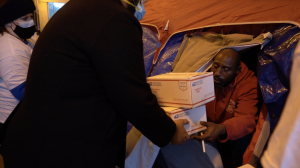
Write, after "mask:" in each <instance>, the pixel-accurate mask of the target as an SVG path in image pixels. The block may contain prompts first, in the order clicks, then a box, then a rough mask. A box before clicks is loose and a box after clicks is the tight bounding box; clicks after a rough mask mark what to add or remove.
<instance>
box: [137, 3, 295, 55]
mask: <svg viewBox="0 0 300 168" xmlns="http://www.w3.org/2000/svg"><path fill="white" fill-rule="evenodd" d="M145 9H146V15H145V17H144V19H143V20H141V21H140V22H141V23H142V24H148V25H153V26H155V27H157V29H158V31H159V35H160V38H159V42H160V43H161V44H162V46H164V45H165V42H166V41H167V39H168V38H169V37H170V36H171V35H172V34H174V33H175V32H179V31H186V30H189V29H195V28H200V27H211V26H212V25H213V26H216V25H222V24H235V23H245V22H267V21H270V22H276V21H277V22H281V23H282V22H283V21H291V22H295V24H298V25H299V23H300V15H299V0H243V1H241V0H223V1H220V0H203V1H199V0H188V1H178V0H149V1H148V2H147V3H146V4H145ZM168 21H169V23H168ZM167 23H168V26H167V31H165V27H166V25H167ZM157 56H158V54H156V57H157Z"/></svg>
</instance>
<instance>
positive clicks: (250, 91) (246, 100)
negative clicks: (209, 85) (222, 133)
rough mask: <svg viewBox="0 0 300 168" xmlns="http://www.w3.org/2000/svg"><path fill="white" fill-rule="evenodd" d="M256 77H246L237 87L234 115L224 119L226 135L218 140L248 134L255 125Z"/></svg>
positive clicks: (237, 137) (234, 138)
mask: <svg viewBox="0 0 300 168" xmlns="http://www.w3.org/2000/svg"><path fill="white" fill-rule="evenodd" d="M257 87H258V82H257V78H256V77H255V76H253V78H248V79H247V80H245V81H243V82H242V83H241V84H240V85H239V88H237V90H236V92H237V96H238V99H237V107H236V109H235V111H234V117H233V118H231V119H228V120H226V121H224V122H223V123H222V124H224V125H225V127H226V131H227V137H225V138H222V139H219V141H220V142H226V141H227V140H236V139H239V138H242V137H244V136H245V135H248V134H250V133H251V132H252V131H253V130H254V129H255V126H256V123H255V115H256V113H257V104H258V89H257Z"/></svg>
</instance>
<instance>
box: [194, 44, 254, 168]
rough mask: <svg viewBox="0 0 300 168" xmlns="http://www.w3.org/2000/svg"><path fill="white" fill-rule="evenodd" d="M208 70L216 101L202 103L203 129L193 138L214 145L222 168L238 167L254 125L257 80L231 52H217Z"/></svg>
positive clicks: (235, 53)
mask: <svg viewBox="0 0 300 168" xmlns="http://www.w3.org/2000/svg"><path fill="white" fill-rule="evenodd" d="M211 71H212V72H213V74H214V83H215V95H216V99H215V100H214V101H212V102H210V103H208V104H206V111H207V120H208V122H201V124H202V125H205V126H207V130H206V131H205V133H204V134H203V136H198V135H195V136H193V139H198V140H205V141H209V142H212V143H213V144H215V145H216V147H217V149H218V151H219V152H220V154H221V157H222V161H223V166H224V167H225V168H227V167H228V168H231V167H238V166H241V164H242V161H243V154H244V152H245V150H246V148H247V146H248V145H249V142H250V140H251V135H252V134H251V133H252V132H253V130H254V129H255V126H256V122H255V116H256V113H257V110H258V108H257V104H258V88H257V87H258V81H257V78H256V77H255V76H254V72H252V71H250V70H249V69H248V68H247V66H246V65H245V64H244V63H242V62H241V61H240V56H239V53H238V52H236V51H235V50H233V49H224V50H222V51H220V52H219V53H218V54H217V55H216V57H215V59H214V62H213V64H212V67H211Z"/></svg>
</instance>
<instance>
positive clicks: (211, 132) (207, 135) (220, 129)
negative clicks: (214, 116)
mask: <svg viewBox="0 0 300 168" xmlns="http://www.w3.org/2000/svg"><path fill="white" fill-rule="evenodd" d="M200 124H201V125H203V126H206V127H207V130H206V131H205V132H204V134H203V136H198V135H194V136H192V139H198V140H205V141H209V142H212V141H215V140H216V139H217V138H218V137H219V136H220V135H225V134H226V127H225V126H224V125H223V124H215V123H213V122H203V121H201V122H200Z"/></svg>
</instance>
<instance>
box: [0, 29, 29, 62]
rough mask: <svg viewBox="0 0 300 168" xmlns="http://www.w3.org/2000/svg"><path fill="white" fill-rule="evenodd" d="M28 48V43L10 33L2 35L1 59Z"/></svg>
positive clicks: (0, 39)
mask: <svg viewBox="0 0 300 168" xmlns="http://www.w3.org/2000/svg"><path fill="white" fill-rule="evenodd" d="M24 50H26V45H25V44H24V43H23V42H22V41H20V40H19V39H17V38H15V37H13V36H12V35H10V34H9V33H6V32H4V33H3V35H0V59H3V58H6V57H9V56H13V55H16V53H18V52H23V51H24Z"/></svg>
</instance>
